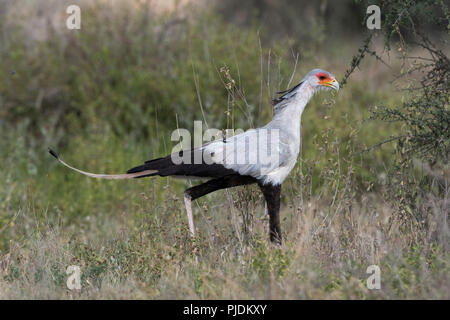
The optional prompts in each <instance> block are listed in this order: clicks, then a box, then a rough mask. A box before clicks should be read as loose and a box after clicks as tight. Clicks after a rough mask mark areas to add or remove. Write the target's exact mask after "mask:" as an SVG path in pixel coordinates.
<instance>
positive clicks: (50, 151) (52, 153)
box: [48, 148, 59, 159]
mask: <svg viewBox="0 0 450 320" xmlns="http://www.w3.org/2000/svg"><path fill="white" fill-rule="evenodd" d="M48 152H49V153H50V154H51V155H52V156H54V157H55V158H56V159H59V157H58V155H57V154H56V152H55V151H53V150H52V149H50V148H48Z"/></svg>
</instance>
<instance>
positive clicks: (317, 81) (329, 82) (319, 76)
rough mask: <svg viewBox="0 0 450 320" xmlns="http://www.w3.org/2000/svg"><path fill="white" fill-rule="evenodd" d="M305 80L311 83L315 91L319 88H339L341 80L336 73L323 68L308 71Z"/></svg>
mask: <svg viewBox="0 0 450 320" xmlns="http://www.w3.org/2000/svg"><path fill="white" fill-rule="evenodd" d="M303 81H305V82H307V83H308V84H309V85H311V86H312V87H313V88H314V89H315V91H319V90H331V89H334V90H336V91H338V90H339V82H337V80H336V78H335V77H334V75H332V74H331V73H329V72H328V71H325V70H322V69H314V70H311V71H310V72H308V74H307V75H306V76H305V78H304V79H303Z"/></svg>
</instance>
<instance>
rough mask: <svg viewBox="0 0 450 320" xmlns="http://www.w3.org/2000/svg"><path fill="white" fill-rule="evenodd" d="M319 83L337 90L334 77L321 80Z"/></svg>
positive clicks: (337, 83)
mask: <svg viewBox="0 0 450 320" xmlns="http://www.w3.org/2000/svg"><path fill="white" fill-rule="evenodd" d="M320 84H322V85H324V86H327V87H330V88H331V89H334V90H336V91H339V82H337V81H336V79H331V80H326V81H322V82H321V83H320Z"/></svg>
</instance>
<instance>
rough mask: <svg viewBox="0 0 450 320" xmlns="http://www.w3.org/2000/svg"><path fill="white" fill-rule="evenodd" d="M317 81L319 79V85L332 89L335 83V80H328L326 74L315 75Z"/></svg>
mask: <svg viewBox="0 0 450 320" xmlns="http://www.w3.org/2000/svg"><path fill="white" fill-rule="evenodd" d="M316 77H317V79H319V84H321V85H324V86H327V87H332V83H333V82H334V81H336V80H335V79H332V78H330V77H329V76H328V75H327V74H326V73H323V72H319V73H317V74H316Z"/></svg>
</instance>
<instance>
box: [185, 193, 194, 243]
mask: <svg viewBox="0 0 450 320" xmlns="http://www.w3.org/2000/svg"><path fill="white" fill-rule="evenodd" d="M184 205H185V206H186V213H187V218H188V224H189V230H190V231H191V236H192V237H195V227H194V217H193V216H192V200H191V196H190V195H189V194H187V192H185V193H184Z"/></svg>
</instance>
